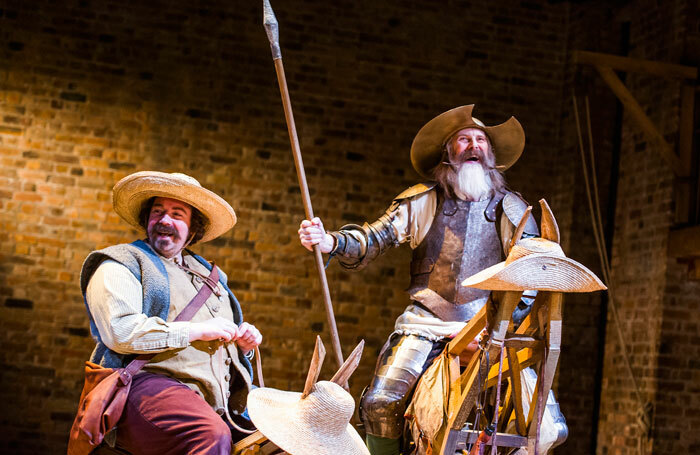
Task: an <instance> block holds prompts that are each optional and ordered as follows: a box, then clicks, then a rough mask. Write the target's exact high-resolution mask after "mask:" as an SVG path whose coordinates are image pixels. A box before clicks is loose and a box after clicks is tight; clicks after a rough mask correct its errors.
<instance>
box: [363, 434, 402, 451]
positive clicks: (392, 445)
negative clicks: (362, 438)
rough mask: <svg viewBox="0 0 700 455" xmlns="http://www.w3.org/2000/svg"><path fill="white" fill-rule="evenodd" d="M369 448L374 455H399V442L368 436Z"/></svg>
mask: <svg viewBox="0 0 700 455" xmlns="http://www.w3.org/2000/svg"><path fill="white" fill-rule="evenodd" d="M367 447H368V448H369V453H370V454H372V455H399V440H398V439H389V438H382V437H381V436H373V435H371V434H368V435H367Z"/></svg>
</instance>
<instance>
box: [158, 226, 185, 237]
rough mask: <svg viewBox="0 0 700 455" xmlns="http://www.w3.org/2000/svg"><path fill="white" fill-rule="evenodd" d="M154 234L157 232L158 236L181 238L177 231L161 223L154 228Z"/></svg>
mask: <svg viewBox="0 0 700 455" xmlns="http://www.w3.org/2000/svg"><path fill="white" fill-rule="evenodd" d="M153 232H155V233H157V234H166V235H172V236H174V237H179V235H178V233H177V229H175V228H174V227H172V226H167V225H165V224H160V223H158V224H156V225H155V226H153Z"/></svg>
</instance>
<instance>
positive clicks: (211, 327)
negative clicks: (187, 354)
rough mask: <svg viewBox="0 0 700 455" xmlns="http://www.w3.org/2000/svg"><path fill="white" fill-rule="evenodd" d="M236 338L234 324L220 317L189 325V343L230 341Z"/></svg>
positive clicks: (236, 330)
mask: <svg viewBox="0 0 700 455" xmlns="http://www.w3.org/2000/svg"><path fill="white" fill-rule="evenodd" d="M236 336H238V327H237V326H236V324H235V323H234V322H233V321H231V320H229V319H224V318H222V317H216V318H213V319H209V320H208V321H204V322H191V323H190V343H191V342H193V341H197V340H201V341H214V340H223V341H231V340H233V339H234V338H235V337H236Z"/></svg>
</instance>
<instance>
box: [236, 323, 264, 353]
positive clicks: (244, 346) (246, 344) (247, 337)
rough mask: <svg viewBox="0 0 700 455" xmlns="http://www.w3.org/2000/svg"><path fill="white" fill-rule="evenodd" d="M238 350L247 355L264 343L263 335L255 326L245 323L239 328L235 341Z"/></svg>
mask: <svg viewBox="0 0 700 455" xmlns="http://www.w3.org/2000/svg"><path fill="white" fill-rule="evenodd" d="M234 341H235V342H236V344H237V345H238V348H239V349H240V350H241V352H243V354H246V353H247V352H248V351H250V350H252V349H255V348H256V347H257V346H259V345H260V343H262V334H261V333H260V331H259V330H258V329H256V328H255V326H254V325H252V324H248V323H247V322H244V323H243V324H241V325H240V326H239V327H238V335H237V336H236V338H235V339H234Z"/></svg>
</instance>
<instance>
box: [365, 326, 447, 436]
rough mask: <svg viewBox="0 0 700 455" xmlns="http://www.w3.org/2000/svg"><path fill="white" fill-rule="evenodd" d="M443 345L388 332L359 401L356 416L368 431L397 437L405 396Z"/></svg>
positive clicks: (372, 433) (404, 405)
mask: <svg viewBox="0 0 700 455" xmlns="http://www.w3.org/2000/svg"><path fill="white" fill-rule="evenodd" d="M443 346H444V343H441V342H432V341H430V340H427V339H425V338H423V337H419V336H416V335H396V334H395V335H392V336H391V337H390V338H389V340H388V341H387V342H386V344H385V345H384V347H383V348H382V352H381V353H380V354H379V358H378V359H377V368H376V370H375V372H374V378H373V379H372V383H371V384H370V386H369V388H368V389H367V391H366V392H365V394H364V395H363V396H362V399H361V401H360V417H361V419H362V421H363V423H364V425H365V430H366V431H367V433H368V434H371V435H374V436H381V437H383V438H392V439H397V438H399V437H401V433H402V431H403V424H404V417H403V415H404V413H405V411H406V399H407V396H408V395H409V394H410V393H411V391H412V390H413V387H414V386H415V385H416V382H417V381H418V378H419V377H420V375H421V374H423V371H424V370H425V369H426V368H427V367H428V365H429V361H430V360H432V359H433V358H434V357H435V356H436V355H437V354H439V353H440V350H441V349H442V347H443Z"/></svg>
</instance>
